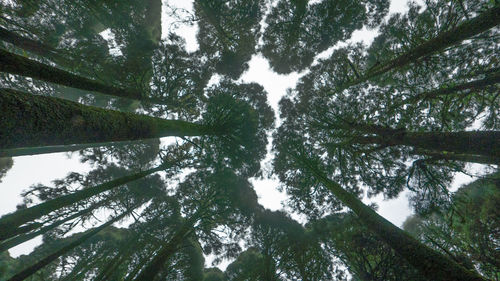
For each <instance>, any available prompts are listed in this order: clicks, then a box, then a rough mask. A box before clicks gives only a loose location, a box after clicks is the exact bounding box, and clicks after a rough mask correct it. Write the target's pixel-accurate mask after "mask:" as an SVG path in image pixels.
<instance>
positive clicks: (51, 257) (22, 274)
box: [7, 212, 128, 281]
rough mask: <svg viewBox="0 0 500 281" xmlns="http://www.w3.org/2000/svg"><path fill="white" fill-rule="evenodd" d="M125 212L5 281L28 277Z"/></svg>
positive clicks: (115, 220)
mask: <svg viewBox="0 0 500 281" xmlns="http://www.w3.org/2000/svg"><path fill="white" fill-rule="evenodd" d="M126 214H128V212H125V213H123V214H121V215H119V216H117V217H115V218H113V219H112V220H110V221H108V222H107V223H105V224H103V225H101V226H99V227H96V228H94V229H92V230H90V231H88V232H87V233H85V234H83V235H82V236H81V237H80V238H78V239H76V240H75V241H73V242H71V243H69V244H68V245H66V246H64V247H62V248H61V249H59V250H57V251H55V252H54V253H52V254H50V255H48V256H46V257H45V258H43V259H41V260H39V261H38V262H36V263H35V264H33V265H31V266H29V267H27V268H26V269H24V270H23V271H21V272H19V273H17V274H16V275H14V276H12V277H11V278H10V279H8V280H7V281H22V280H24V279H26V278H28V277H29V276H31V275H33V274H34V273H35V272H37V271H38V270H40V269H41V268H43V267H44V266H46V265H48V264H49V263H51V262H53V261H55V260H56V259H58V258H59V257H61V256H62V255H64V254H66V253H67V252H69V251H71V250H73V249H74V248H76V247H78V246H80V245H81V244H82V243H83V242H85V241H86V240H87V239H89V238H90V237H92V236H94V235H95V234H97V233H98V232H99V231H101V230H103V229H104V228H106V227H108V226H110V225H111V224H113V223H115V222H117V221H118V220H120V219H122V218H123V217H124V216H125V215H126Z"/></svg>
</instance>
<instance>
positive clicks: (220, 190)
mask: <svg viewBox="0 0 500 281" xmlns="http://www.w3.org/2000/svg"><path fill="white" fill-rule="evenodd" d="M177 192H178V200H179V203H181V206H182V209H184V210H183V211H184V212H185V213H186V217H185V218H181V219H180V225H179V226H178V227H177V229H176V230H175V232H174V233H173V234H172V236H171V237H170V238H169V240H168V241H167V242H166V243H164V244H163V245H162V246H161V248H160V249H159V250H158V252H157V253H156V254H155V256H154V257H153V258H152V260H151V261H150V262H149V263H148V264H147V265H146V267H145V268H144V269H142V270H141V272H140V273H139V275H138V276H137V277H136V278H134V280H137V281H139V280H152V279H154V278H155V276H158V275H159V274H160V273H161V271H162V269H163V267H164V265H165V263H167V262H168V260H169V259H170V258H171V257H172V256H173V255H174V254H175V253H176V252H177V251H178V250H179V247H180V246H181V245H182V242H183V241H184V240H185V239H186V238H187V237H188V236H190V235H192V234H193V233H197V235H196V236H197V237H200V238H202V239H204V240H205V241H206V242H208V243H209V244H208V245H210V244H214V245H215V247H214V246H207V248H208V249H206V250H208V251H214V252H215V253H217V252H218V251H220V249H219V248H220V247H222V246H223V245H218V244H221V243H220V242H217V241H214V239H217V235H215V234H214V233H212V230H213V229H214V228H216V227H217V226H221V225H228V226H230V227H232V228H235V230H233V231H234V232H235V234H237V233H238V230H237V225H238V224H241V222H239V221H244V220H245V217H248V216H250V215H251V214H252V211H253V209H254V208H256V206H257V195H256V194H255V192H254V191H253V190H252V189H251V187H250V184H249V183H248V182H247V181H246V180H244V179H242V178H239V177H238V176H237V175H235V174H234V173H233V172H232V171H230V170H227V169H223V170H220V171H215V173H210V172H208V171H199V172H197V173H194V174H191V175H190V176H188V178H187V179H186V180H185V181H184V182H183V183H182V184H180V186H179V188H178V190H177ZM242 216H243V217H242ZM243 227H244V226H243ZM233 239H234V238H233ZM229 246H231V247H234V246H232V245H229Z"/></svg>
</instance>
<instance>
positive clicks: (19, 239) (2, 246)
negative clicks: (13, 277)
mask: <svg viewBox="0 0 500 281" xmlns="http://www.w3.org/2000/svg"><path fill="white" fill-rule="evenodd" d="M103 203H104V202H102V203H97V204H94V205H93V206H91V207H89V208H87V209H84V210H81V211H80V212H78V213H75V214H73V215H71V216H69V217H67V218H64V219H62V220H58V221H56V222H54V223H52V224H50V225H47V226H45V227H42V228H41V229H39V230H38V231H33V232H31V233H27V234H24V235H19V236H16V237H13V238H12V239H9V240H6V241H4V242H2V243H0V252H3V251H6V250H8V249H10V248H12V247H15V246H17V245H19V244H21V243H24V242H26V241H28V240H30V239H33V238H35V237H37V236H38V235H43V234H45V233H47V232H49V231H50V230H53V229H55V228H56V227H58V226H60V225H62V224H63V223H65V222H68V221H70V220H73V219H76V218H78V217H80V216H82V215H85V214H87V213H89V212H91V211H92V210H94V209H95V208H97V207H99V206H102V205H103ZM17 234H18V233H16V235H17Z"/></svg>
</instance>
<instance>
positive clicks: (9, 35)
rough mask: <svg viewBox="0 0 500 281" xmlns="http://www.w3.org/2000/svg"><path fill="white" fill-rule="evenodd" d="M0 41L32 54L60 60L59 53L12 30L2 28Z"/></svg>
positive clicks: (0, 28) (0, 29)
mask: <svg viewBox="0 0 500 281" xmlns="http://www.w3.org/2000/svg"><path fill="white" fill-rule="evenodd" d="M0 40H2V41H5V42H8V43H11V44H12V45H14V46H16V47H18V48H21V49H23V50H26V51H29V52H32V53H34V54H37V55H39V56H42V57H47V58H48V59H51V58H53V57H57V58H58V59H59V58H60V56H59V54H58V53H57V51H56V50H55V49H54V48H52V47H50V46H48V45H46V44H43V43H42V42H39V41H36V40H33V39H30V38H26V37H23V36H21V35H18V34H16V33H15V32H12V31H10V30H7V29H5V28H3V27H0Z"/></svg>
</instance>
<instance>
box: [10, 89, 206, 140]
mask: <svg viewBox="0 0 500 281" xmlns="http://www.w3.org/2000/svg"><path fill="white" fill-rule="evenodd" d="M0 112H2V118H1V119H0V149H9V148H20V147H36V146H50V145H69V144H84V143H103V142H113V141H129V140H137V139H148V138H159V137H166V136H198V135H204V134H210V133H211V132H210V130H209V129H207V128H205V127H203V126H201V125H199V124H195V123H190V122H186V121H180V120H165V119H160V118H153V117H150V116H145V115H138V114H133V113H124V112H119V111H114V110H106V109H101V108H96V107H91V106H85V105H82V104H79V103H75V102H71V101H66V100H61V99H58V98H53V97H47V96H35V95H30V94H27V93H23V92H19V91H14V90H11V89H0Z"/></svg>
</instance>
